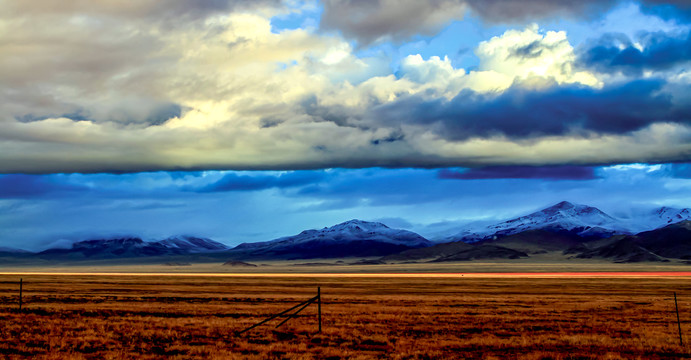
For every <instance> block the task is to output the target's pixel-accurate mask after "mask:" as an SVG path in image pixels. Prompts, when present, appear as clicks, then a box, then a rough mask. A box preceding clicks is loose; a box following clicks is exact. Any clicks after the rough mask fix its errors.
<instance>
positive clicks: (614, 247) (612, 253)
mask: <svg viewBox="0 0 691 360" xmlns="http://www.w3.org/2000/svg"><path fill="white" fill-rule="evenodd" d="M565 253H566V254H575V257H576V258H605V259H609V260H613V261H615V262H640V261H668V259H682V260H691V221H689V220H686V221H682V222H679V223H675V224H671V225H667V226H665V227H662V228H659V229H655V230H651V231H644V232H641V233H639V234H636V235H632V236H614V237H612V238H609V239H605V240H601V241H594V242H591V243H584V244H581V245H578V246H576V247H573V248H571V249H568V250H566V251H565Z"/></svg>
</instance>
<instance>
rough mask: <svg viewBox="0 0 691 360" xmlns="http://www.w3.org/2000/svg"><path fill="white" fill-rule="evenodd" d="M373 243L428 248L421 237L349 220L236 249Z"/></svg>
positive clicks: (409, 232) (375, 223) (426, 241)
mask: <svg viewBox="0 0 691 360" xmlns="http://www.w3.org/2000/svg"><path fill="white" fill-rule="evenodd" d="M362 240H367V241H377V242H381V243H388V244H398V245H405V246H409V247H421V246H429V245H431V243H430V241H429V240H427V239H425V238H423V237H422V236H420V235H418V234H416V233H414V232H411V231H407V230H399V229H391V228H389V227H388V226H386V225H384V224H382V223H379V222H370V221H363V220H357V219H353V220H349V221H346V222H343V223H340V224H337V225H334V226H331V227H325V228H322V229H321V230H305V231H302V232H301V233H300V234H298V235H294V236H286V237H282V238H278V239H275V240H271V241H265V242H258V243H244V244H240V245H238V247H237V248H246V249H249V248H263V247H283V246H294V245H297V244H304V243H309V242H313V241H318V242H331V243H347V242H349V241H362Z"/></svg>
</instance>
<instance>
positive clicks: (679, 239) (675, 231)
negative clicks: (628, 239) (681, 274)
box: [636, 220, 691, 260]
mask: <svg viewBox="0 0 691 360" xmlns="http://www.w3.org/2000/svg"><path fill="white" fill-rule="evenodd" d="M636 243H638V244H639V245H641V246H642V247H644V248H646V249H648V250H650V251H652V252H654V253H655V254H658V255H660V256H664V257H668V258H677V259H686V260H689V259H691V221H689V220H686V221H682V222H679V223H676V224H672V225H667V226H665V227H663V228H659V229H655V230H651V231H645V232H642V233H639V234H637V235H636Z"/></svg>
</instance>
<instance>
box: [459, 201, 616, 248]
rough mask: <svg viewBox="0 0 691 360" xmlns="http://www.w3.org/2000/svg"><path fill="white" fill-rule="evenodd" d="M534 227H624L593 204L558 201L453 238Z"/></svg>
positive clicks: (606, 231)
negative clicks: (526, 213)
mask: <svg viewBox="0 0 691 360" xmlns="http://www.w3.org/2000/svg"><path fill="white" fill-rule="evenodd" d="M537 229H544V230H551V231H568V232H574V233H576V234H578V235H580V236H593V237H604V236H609V235H612V234H614V233H627V230H626V228H625V227H624V226H623V225H622V224H621V223H620V221H619V220H617V219H615V218H613V217H611V216H609V215H608V214H606V213H604V212H602V211H601V210H599V209H597V208H595V207H592V206H587V205H580V204H573V203H570V202H568V201H562V202H560V203H558V204H555V205H552V206H550V207H547V208H545V209H542V210H539V211H536V212H533V213H531V214H528V215H525V216H521V217H518V218H515V219H511V220H507V221H504V222H500V223H498V224H495V225H490V226H487V227H484V228H480V229H467V230H466V231H463V232H461V233H459V234H457V235H455V236H454V237H453V238H454V239H464V240H466V241H478V240H484V239H488V238H491V237H495V236H506V235H513V234H517V233H520V232H524V231H528V230H537Z"/></svg>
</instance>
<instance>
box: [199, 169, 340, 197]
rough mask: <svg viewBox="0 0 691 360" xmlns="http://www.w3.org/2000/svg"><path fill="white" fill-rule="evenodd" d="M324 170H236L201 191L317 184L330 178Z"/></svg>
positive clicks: (264, 188) (244, 189) (247, 189)
mask: <svg viewBox="0 0 691 360" xmlns="http://www.w3.org/2000/svg"><path fill="white" fill-rule="evenodd" d="M328 178H329V176H328V174H327V173H326V172H324V171H291V172H286V173H282V174H277V175H263V174H258V175H238V174H236V173H234V172H231V173H228V174H226V175H224V176H223V177H222V178H221V179H220V180H218V181H216V182H215V183H213V184H210V185H206V186H204V187H202V188H201V189H199V190H197V191H199V192H224V191H256V190H266V189H271V188H279V189H285V188H295V187H301V186H306V185H315V184H318V183H320V182H322V181H325V180H326V179H328Z"/></svg>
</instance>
